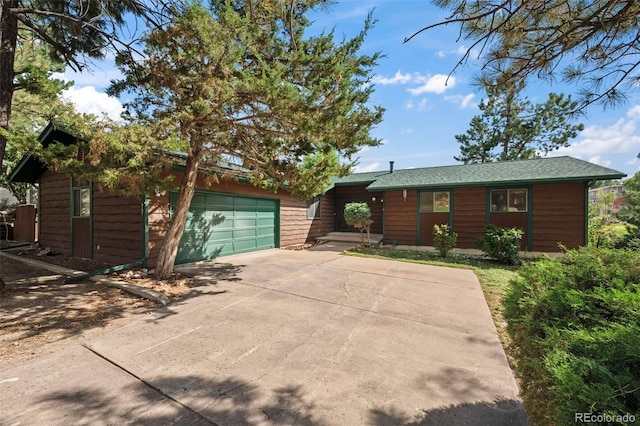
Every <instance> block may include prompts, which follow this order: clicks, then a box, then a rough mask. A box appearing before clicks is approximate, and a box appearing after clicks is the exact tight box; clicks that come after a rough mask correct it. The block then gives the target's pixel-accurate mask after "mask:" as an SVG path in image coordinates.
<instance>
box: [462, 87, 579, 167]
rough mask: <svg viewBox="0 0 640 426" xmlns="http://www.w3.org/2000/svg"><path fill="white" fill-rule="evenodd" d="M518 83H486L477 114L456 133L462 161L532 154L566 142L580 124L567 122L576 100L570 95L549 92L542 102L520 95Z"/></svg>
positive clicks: (573, 136) (498, 158) (524, 156)
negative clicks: (535, 101) (485, 97)
mask: <svg viewBox="0 0 640 426" xmlns="http://www.w3.org/2000/svg"><path fill="white" fill-rule="evenodd" d="M521 88H522V85H519V86H516V87H513V86H512V87H510V88H504V87H500V88H499V87H498V86H497V85H491V86H486V90H487V95H488V96H487V99H485V100H483V101H482V102H481V103H480V105H479V108H480V111H481V112H482V113H481V114H480V115H476V116H474V117H473V118H472V119H471V122H470V124H469V129H468V130H467V132H466V133H464V134H460V135H456V136H455V138H456V140H457V141H458V143H460V155H459V156H457V157H454V158H455V159H456V160H457V161H462V162H463V163H465V164H469V163H486V162H491V161H507V160H524V159H528V158H536V157H539V156H540V155H543V154H546V153H548V152H551V151H554V150H556V149H558V148H560V147H563V146H568V145H569V140H570V139H571V138H575V137H576V135H577V134H578V132H579V131H581V130H582V129H583V128H584V126H583V125H582V124H571V120H572V119H573V118H574V116H573V114H572V112H573V111H575V109H576V107H577V102H575V101H572V100H571V96H567V97H565V96H564V95H562V94H560V95H558V94H555V93H551V94H549V98H548V99H547V101H546V102H545V103H543V104H533V103H531V101H529V100H528V99H527V98H521V97H520V96H519V91H520V90H521Z"/></svg>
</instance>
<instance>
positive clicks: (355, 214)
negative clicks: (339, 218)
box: [344, 203, 373, 245]
mask: <svg viewBox="0 0 640 426" xmlns="http://www.w3.org/2000/svg"><path fill="white" fill-rule="evenodd" d="M344 221H345V222H347V225H351V226H353V227H354V228H356V229H358V230H360V237H361V239H362V245H364V244H365V241H364V233H365V232H366V233H367V244H368V245H371V224H372V223H373V220H372V219H371V209H370V208H369V205H368V204H367V203H348V204H346V205H345V206H344Z"/></svg>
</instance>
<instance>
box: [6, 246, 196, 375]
mask: <svg viewBox="0 0 640 426" xmlns="http://www.w3.org/2000/svg"><path fill="white" fill-rule="evenodd" d="M25 257H28V258H31V259H34V260H39V261H46V262H47V263H52V264H55V265H58V266H64V267H66V268H69V269H74V270H79V271H86V272H90V271H94V270H96V269H104V268H105V267H109V266H112V265H108V264H104V263H100V262H94V261H92V260H86V259H75V258H69V257H66V256H61V255H57V256H44V257H37V256H36V255H35V252H31V253H27V254H26V255H25ZM124 274H126V272H124V273H119V274H113V276H112V277H110V278H114V279H119V280H121V281H126V282H129V283H132V284H136V285H142V286H146V287H150V288H153V289H155V290H158V291H161V292H163V293H164V294H165V295H166V296H167V297H168V298H169V299H170V300H175V299H178V298H181V297H185V296H186V295H187V294H188V293H189V290H190V285H191V282H192V279H191V277H188V276H186V275H179V274H176V275H175V276H174V277H172V279H171V280H167V281H162V282H159V281H157V280H154V279H153V278H152V277H149V276H147V277H140V278H131V277H129V278H125V277H123V276H120V275H124ZM0 276H1V277H2V278H3V279H4V282H5V283H6V288H5V290H4V291H2V292H0V312H2V315H1V316H0V368H5V367H8V366H10V365H15V364H18V363H22V362H25V361H27V360H29V359H31V358H35V357H38V356H42V355H45V354H48V353H52V352H55V351H57V350H60V349H62V348H65V347H68V346H71V345H73V344H78V343H82V342H83V341H87V340H90V339H93V338H96V337H97V336H100V335H101V334H104V333H107V332H109V331H111V330H113V329H115V328H118V327H121V326H123V325H125V324H127V323H129V322H132V321H135V320H138V319H142V318H145V317H146V316H148V315H150V314H151V313H153V312H154V311H156V310H157V309H158V308H159V307H160V306H161V305H160V304H158V303H156V302H152V301H150V300H146V299H142V298H140V297H137V296H134V295H132V294H129V293H127V292H125V291H123V290H120V289H116V288H113V287H108V286H106V285H104V284H100V283H94V282H93V281H90V280H86V281H83V282H81V283H73V284H64V279H65V278H66V277H65V276H61V275H56V274H55V273H53V272H51V271H49V270H47V269H45V268H39V267H35V266H32V265H30V264H27V263H25V262H22V261H20V260H15V259H8V258H6V257H4V256H0Z"/></svg>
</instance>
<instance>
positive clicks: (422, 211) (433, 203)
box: [418, 191, 451, 214]
mask: <svg viewBox="0 0 640 426" xmlns="http://www.w3.org/2000/svg"><path fill="white" fill-rule="evenodd" d="M427 194H431V197H432V199H431V204H430V206H431V210H426V209H423V206H424V205H425V204H424V203H423V202H422V197H423V195H427ZM437 194H447V210H436V195H437ZM418 203H419V207H418V209H419V212H420V213H426V214H430V213H447V214H449V213H451V191H420V196H419V198H418Z"/></svg>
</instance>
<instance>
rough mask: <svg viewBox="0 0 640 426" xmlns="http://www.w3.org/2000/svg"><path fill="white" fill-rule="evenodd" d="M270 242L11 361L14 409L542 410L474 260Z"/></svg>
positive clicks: (462, 417) (268, 418) (107, 416)
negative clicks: (153, 304) (521, 397)
mask: <svg viewBox="0 0 640 426" xmlns="http://www.w3.org/2000/svg"><path fill="white" fill-rule="evenodd" d="M340 248H341V247H336V246H334V245H331V244H328V245H325V246H320V247H319V248H316V249H314V250H305V251H287V250H270V251H264V252H258V253H252V254H248V255H240V256H234V257H227V258H223V259H220V260H219V261H218V262H204V263H199V264H191V265H185V266H183V267H182V268H181V270H183V271H185V272H189V273H192V274H195V275H196V277H197V279H198V280H199V281H200V282H201V283H202V286H200V287H197V288H196V289H195V292H196V293H197V295H196V296H194V297H191V298H189V299H187V300H184V301H182V302H179V303H175V304H172V305H170V306H168V307H167V308H164V309H162V310H160V311H159V312H158V313H157V314H156V315H154V316H153V317H151V318H150V319H148V320H145V321H139V322H136V323H133V324H130V325H128V326H126V327H123V328H121V329H119V330H116V331H115V332H113V333H110V334H107V335H105V336H102V337H101V338H99V339H97V340H95V341H92V342H91V343H90V345H88V346H87V347H76V348H72V349H70V350H67V351H65V352H61V353H58V354H55V355H53V356H50V357H47V358H41V359H38V360H35V361H33V362H30V363H28V364H25V365H22V366H18V367H15V368H10V369H6V370H0V420H2V421H0V423H2V424H17V423H20V424H36V423H37V424H40V423H47V424H70V423H75V424H82V423H85V424H86V423H93V424H96V423H98V424H100V423H101V424H119V423H135V424H217V425H240V424H276V425H281V424H292V425H293V424H295V425H299V424H306V425H360V424H370V425H398V424H424V425H463V424H464V425H488V424H491V425H501V424H505V425H506V424H509V425H511V424H513V425H520V424H526V418H525V415H524V412H523V411H522V408H521V405H520V403H519V401H518V399H517V389H516V384H515V381H514V378H513V376H512V373H511V370H510V369H509V366H508V364H507V360H506V358H505V355H504V352H503V350H502V347H501V345H500V343H499V340H498V337H497V334H496V331H495V328H494V326H493V322H492V320H491V316H490V313H489V310H488V308H487V305H486V303H485V300H484V297H483V294H482V291H481V289H480V285H479V283H478V280H477V278H476V277H475V275H474V274H473V272H471V271H468V270H462V269H450V268H441V267H433V266H426V265H415V264H409V263H400V262H395V261H388V260H378V259H367V258H359V257H350V256H343V255H340V251H339V250H338V249H340Z"/></svg>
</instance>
